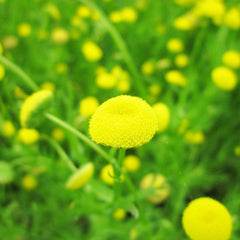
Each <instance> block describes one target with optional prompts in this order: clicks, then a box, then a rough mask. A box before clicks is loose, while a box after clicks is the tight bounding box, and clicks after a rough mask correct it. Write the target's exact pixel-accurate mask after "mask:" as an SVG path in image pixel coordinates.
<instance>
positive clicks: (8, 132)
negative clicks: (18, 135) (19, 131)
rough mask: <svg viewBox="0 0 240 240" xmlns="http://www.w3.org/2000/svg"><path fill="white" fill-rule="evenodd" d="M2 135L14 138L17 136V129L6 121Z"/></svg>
mask: <svg viewBox="0 0 240 240" xmlns="http://www.w3.org/2000/svg"><path fill="white" fill-rule="evenodd" d="M2 133H3V135H4V136H5V137H12V136H13V135H14V134H15V127H14V126H13V124H12V123H11V122H10V121H4V123H3V129H2Z"/></svg>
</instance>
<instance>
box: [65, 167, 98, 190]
mask: <svg viewBox="0 0 240 240" xmlns="http://www.w3.org/2000/svg"><path fill="white" fill-rule="evenodd" d="M93 173H94V165H93V164H92V163H87V164H84V165H83V166H82V167H81V168H80V169H78V170H77V172H75V173H74V174H73V175H72V176H71V177H70V178H69V180H68V181H67V183H66V188H67V189H71V190H75V189H78V188H81V187H83V186H84V185H86V184H87V183H88V182H89V181H90V179H91V178H92V176H93Z"/></svg>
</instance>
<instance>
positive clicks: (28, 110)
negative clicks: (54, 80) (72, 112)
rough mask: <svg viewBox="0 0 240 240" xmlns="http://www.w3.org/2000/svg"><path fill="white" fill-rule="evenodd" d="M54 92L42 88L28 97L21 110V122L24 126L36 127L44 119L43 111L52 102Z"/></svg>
mask: <svg viewBox="0 0 240 240" xmlns="http://www.w3.org/2000/svg"><path fill="white" fill-rule="evenodd" d="M52 96H53V94H52V92H51V91H49V90H40V91H38V92H35V93H33V94H32V95H31V96H29V97H28V98H26V100H25V101H24V103H23V105H22V107H21V110H20V122H21V126H22V127H24V128H28V127H32V128H34V127H36V126H37V125H38V124H39V123H40V122H41V119H42V113H43V111H44V110H45V109H48V107H49V106H50V104H51V103H52Z"/></svg>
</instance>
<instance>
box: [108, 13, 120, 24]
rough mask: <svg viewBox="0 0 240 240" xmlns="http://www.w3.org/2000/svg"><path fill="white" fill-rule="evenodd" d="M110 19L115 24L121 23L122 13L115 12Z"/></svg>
mask: <svg viewBox="0 0 240 240" xmlns="http://www.w3.org/2000/svg"><path fill="white" fill-rule="evenodd" d="M109 19H110V21H111V22H113V23H119V22H121V21H122V14H121V12H120V11H113V12H111V13H110V15H109Z"/></svg>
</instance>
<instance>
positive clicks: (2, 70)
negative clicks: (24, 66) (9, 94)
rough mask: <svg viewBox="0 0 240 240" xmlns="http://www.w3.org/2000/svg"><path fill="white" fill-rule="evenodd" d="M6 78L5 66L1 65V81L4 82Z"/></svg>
mask: <svg viewBox="0 0 240 240" xmlns="http://www.w3.org/2000/svg"><path fill="white" fill-rule="evenodd" d="M4 76H5V68H4V67H3V65H1V64H0V81H2V80H3V78H4Z"/></svg>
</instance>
